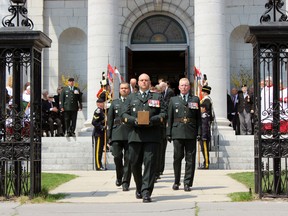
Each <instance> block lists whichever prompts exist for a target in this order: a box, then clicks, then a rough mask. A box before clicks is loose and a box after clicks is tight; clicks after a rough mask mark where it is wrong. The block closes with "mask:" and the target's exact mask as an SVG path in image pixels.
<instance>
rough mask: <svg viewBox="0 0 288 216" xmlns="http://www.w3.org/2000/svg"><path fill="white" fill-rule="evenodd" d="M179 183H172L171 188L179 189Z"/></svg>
mask: <svg viewBox="0 0 288 216" xmlns="http://www.w3.org/2000/svg"><path fill="white" fill-rule="evenodd" d="M179 185H180V184H177V183H174V184H173V186H172V189H173V190H179Z"/></svg>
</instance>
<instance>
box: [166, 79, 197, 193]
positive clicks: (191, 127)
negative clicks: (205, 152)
mask: <svg viewBox="0 0 288 216" xmlns="http://www.w3.org/2000/svg"><path fill="white" fill-rule="evenodd" d="M179 90H180V95H179V96H175V97H172V98H171V99H170V102H169V105H168V120H167V139H168V140H169V141H171V140H173V145H174V156H173V168H174V177H175V180H174V184H173V187H172V188H173V190H179V186H180V177H181V162H182V159H183V158H184V156H185V161H186V164H185V175H184V191H191V187H192V185H193V180H194V173H195V159H196V139H200V136H201V112H200V100H199V98H198V97H197V96H194V95H191V94H190V93H189V92H190V82H189V80H188V79H187V78H182V79H180V81H179Z"/></svg>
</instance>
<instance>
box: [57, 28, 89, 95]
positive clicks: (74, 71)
mask: <svg viewBox="0 0 288 216" xmlns="http://www.w3.org/2000/svg"><path fill="white" fill-rule="evenodd" d="M58 56H59V63H58V70H59V72H58V73H59V84H60V85H62V86H63V85H65V83H63V82H64V81H63V80H62V75H64V77H65V78H68V77H74V78H75V85H76V84H77V85H79V88H80V90H81V91H82V92H83V91H84V92H83V93H84V94H83V96H84V97H83V98H84V101H85V100H86V94H85V93H86V85H87V67H88V66H87V34H86V33H85V32H84V31H83V30H82V29H79V28H74V27H72V28H68V29H66V30H65V31H63V32H62V33H61V34H60V36H59V40H58Z"/></svg>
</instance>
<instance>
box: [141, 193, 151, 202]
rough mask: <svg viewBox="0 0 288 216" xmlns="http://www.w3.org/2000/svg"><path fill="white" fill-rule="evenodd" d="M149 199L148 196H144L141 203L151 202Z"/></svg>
mask: <svg viewBox="0 0 288 216" xmlns="http://www.w3.org/2000/svg"><path fill="white" fill-rule="evenodd" d="M151 201H152V200H151V197H150V195H149V194H146V195H145V196H144V197H143V203H149V202H151Z"/></svg>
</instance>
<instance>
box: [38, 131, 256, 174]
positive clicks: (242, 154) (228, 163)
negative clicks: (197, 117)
mask: <svg viewBox="0 0 288 216" xmlns="http://www.w3.org/2000/svg"><path fill="white" fill-rule="evenodd" d="M219 143H220V145H219V151H217V147H215V146H212V149H211V151H210V163H211V164H210V168H211V169H236V170H250V169H254V137H253V136H252V135H251V136H236V135H234V131H233V130H232V129H231V128H229V127H223V128H219ZM92 158H93V151H92V138H91V136H78V137H70V138H66V137H43V138H42V170H43V171H53V170H92V169H93V163H92ZM200 162H203V158H202V154H200ZM196 163H197V164H196V167H198V157H196ZM183 164H184V160H183ZM106 167H107V169H115V166H114V161H113V156H112V155H111V153H110V152H108V153H107V165H106ZM183 168H184V166H183ZM165 169H167V170H172V169H173V143H169V142H168V144H167V150H166V161H165Z"/></svg>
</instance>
